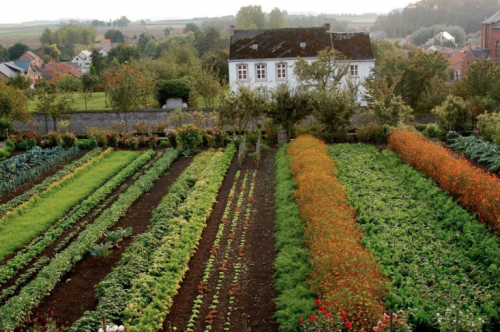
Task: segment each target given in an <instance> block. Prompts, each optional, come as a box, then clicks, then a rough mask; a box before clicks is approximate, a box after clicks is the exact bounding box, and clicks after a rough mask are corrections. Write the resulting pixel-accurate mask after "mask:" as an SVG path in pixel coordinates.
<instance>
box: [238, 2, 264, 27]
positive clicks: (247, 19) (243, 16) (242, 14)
mask: <svg viewBox="0 0 500 332" xmlns="http://www.w3.org/2000/svg"><path fill="white" fill-rule="evenodd" d="M236 26H237V27H238V29H243V30H255V29H264V28H265V27H266V16H265V15H264V12H263V11H262V7H261V6H246V7H241V8H240V10H239V11H238V13H237V14H236Z"/></svg>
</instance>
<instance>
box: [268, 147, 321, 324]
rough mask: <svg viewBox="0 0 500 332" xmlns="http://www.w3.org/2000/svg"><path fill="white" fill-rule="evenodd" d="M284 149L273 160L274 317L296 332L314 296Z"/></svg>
mask: <svg viewBox="0 0 500 332" xmlns="http://www.w3.org/2000/svg"><path fill="white" fill-rule="evenodd" d="M287 148H288V146H287V145H284V146H283V147H281V148H280V150H279V151H278V153H277V154H276V159H275V160H276V161H275V169H276V180H275V186H276V190H275V196H274V198H275V202H276V203H275V205H276V222H275V231H274V238H275V241H276V249H277V250H278V253H277V256H276V260H275V262H274V269H275V270H276V272H275V278H274V287H275V288H276V291H277V292H278V293H279V295H278V297H277V298H276V300H275V303H276V309H277V310H276V314H275V317H276V321H277V322H278V324H279V325H280V328H281V329H282V330H283V331H297V330H298V329H299V325H300V321H299V317H309V316H311V315H312V313H313V305H312V303H313V301H314V299H315V297H316V296H315V294H314V292H313V291H312V289H311V287H310V286H309V284H308V282H307V279H308V277H309V275H311V273H312V266H311V263H310V253H309V250H308V249H307V247H306V242H305V238H304V233H305V225H304V222H303V221H302V219H301V218H300V210H299V205H298V204H297V202H296V201H295V199H294V194H295V190H296V189H297V183H296V182H295V180H294V179H293V175H292V168H291V159H290V157H289V156H287V154H286V150H287Z"/></svg>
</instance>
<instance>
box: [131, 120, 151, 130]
mask: <svg viewBox="0 0 500 332" xmlns="http://www.w3.org/2000/svg"><path fill="white" fill-rule="evenodd" d="M133 128H134V130H135V131H137V132H138V133H147V132H148V122H147V121H146V120H141V121H139V122H137V123H136V124H134V125H133Z"/></svg>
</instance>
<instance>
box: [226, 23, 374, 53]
mask: <svg viewBox="0 0 500 332" xmlns="http://www.w3.org/2000/svg"><path fill="white" fill-rule="evenodd" d="M301 43H305V46H304V47H302V46H301ZM253 45H256V47H253ZM332 46H333V48H334V49H336V50H337V51H339V52H340V53H341V54H343V55H344V56H345V57H346V58H347V59H349V60H369V59H373V52H372V47H371V42H370V37H369V35H368V34H367V33H330V32H327V31H326V30H325V28H324V27H322V28H285V29H269V30H236V31H235V32H234V35H233V36H231V45H230V52H229V59H230V60H244V59H282V58H296V57H303V58H305V57H316V56H317V55H318V53H319V52H320V51H322V50H325V49H328V48H330V49H331V48H332Z"/></svg>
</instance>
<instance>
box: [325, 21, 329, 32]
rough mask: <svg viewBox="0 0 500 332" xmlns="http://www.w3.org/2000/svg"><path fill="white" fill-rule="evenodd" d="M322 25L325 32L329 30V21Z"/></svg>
mask: <svg viewBox="0 0 500 332" xmlns="http://www.w3.org/2000/svg"><path fill="white" fill-rule="evenodd" d="M324 27H325V30H326V32H330V23H325V25H324Z"/></svg>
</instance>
